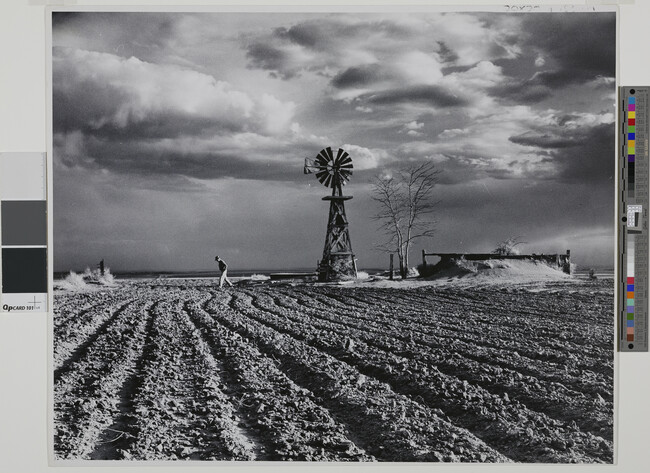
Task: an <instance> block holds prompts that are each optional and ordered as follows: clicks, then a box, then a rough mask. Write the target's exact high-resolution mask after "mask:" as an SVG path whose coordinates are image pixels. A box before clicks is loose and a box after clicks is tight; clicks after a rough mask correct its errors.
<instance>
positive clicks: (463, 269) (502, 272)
mask: <svg viewBox="0 0 650 473" xmlns="http://www.w3.org/2000/svg"><path fill="white" fill-rule="evenodd" d="M438 266H439V267H438ZM434 271H435V272H434V274H433V275H431V276H429V277H427V278H425V279H427V280H446V281H454V282H456V281H458V282H468V283H471V284H492V283H505V284H509V283H512V284H520V283H527V282H535V281H561V280H566V279H569V278H571V275H569V274H566V273H564V272H562V271H561V270H560V269H558V268H554V267H552V266H549V265H548V264H546V263H544V262H542V261H534V260H532V259H531V260H513V259H492V260H486V261H468V260H466V259H464V258H459V259H454V260H451V261H448V262H446V263H445V264H444V265H443V266H441V265H440V263H439V264H438V265H436V267H434Z"/></svg>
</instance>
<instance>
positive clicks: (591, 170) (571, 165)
mask: <svg viewBox="0 0 650 473" xmlns="http://www.w3.org/2000/svg"><path fill="white" fill-rule="evenodd" d="M615 132H616V130H615V129H614V127H613V126H612V125H611V124H607V123H606V124H602V125H598V126H595V127H591V128H587V129H586V130H584V131H583V136H582V142H583V143H582V145H581V146H579V147H567V148H563V149H559V150H557V151H555V152H552V154H551V156H552V158H553V161H554V163H555V165H556V166H557V169H558V180H559V181H561V182H569V183H578V182H581V183H592V184H595V185H593V189H594V192H606V193H610V195H611V187H612V186H613V182H614V172H615V164H616V157H615V149H614V142H615ZM605 183H610V184H609V185H607V184H605ZM598 189H600V190H598Z"/></svg>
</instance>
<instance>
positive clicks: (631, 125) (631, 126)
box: [627, 119, 636, 133]
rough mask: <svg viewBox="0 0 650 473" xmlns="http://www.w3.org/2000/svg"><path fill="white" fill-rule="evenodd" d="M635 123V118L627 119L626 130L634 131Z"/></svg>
mask: <svg viewBox="0 0 650 473" xmlns="http://www.w3.org/2000/svg"><path fill="white" fill-rule="evenodd" d="M635 124H636V120H635V119H632V120H628V121H627V131H628V132H629V133H634V132H635V131H636V130H635V128H636V127H635V126H634V125H635Z"/></svg>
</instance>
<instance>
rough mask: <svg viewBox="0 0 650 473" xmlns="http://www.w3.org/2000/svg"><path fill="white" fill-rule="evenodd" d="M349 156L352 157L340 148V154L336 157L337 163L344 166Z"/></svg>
mask: <svg viewBox="0 0 650 473" xmlns="http://www.w3.org/2000/svg"><path fill="white" fill-rule="evenodd" d="M349 156H350V155H349V154H348V153H347V152H346V151H345V150H343V149H342V148H339V152H338V154H337V155H336V161H335V163H337V164H343V163H344V162H345V160H346V158H348V157H349ZM349 161H352V160H351V159H350V160H349Z"/></svg>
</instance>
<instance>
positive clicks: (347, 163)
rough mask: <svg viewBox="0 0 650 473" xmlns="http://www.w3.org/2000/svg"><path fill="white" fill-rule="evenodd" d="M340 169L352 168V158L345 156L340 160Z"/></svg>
mask: <svg viewBox="0 0 650 473" xmlns="http://www.w3.org/2000/svg"><path fill="white" fill-rule="evenodd" d="M340 165H341V167H350V168H351V167H352V158H350V156H349V155H348V156H346V157H345V158H343V159H341V163H340Z"/></svg>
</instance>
